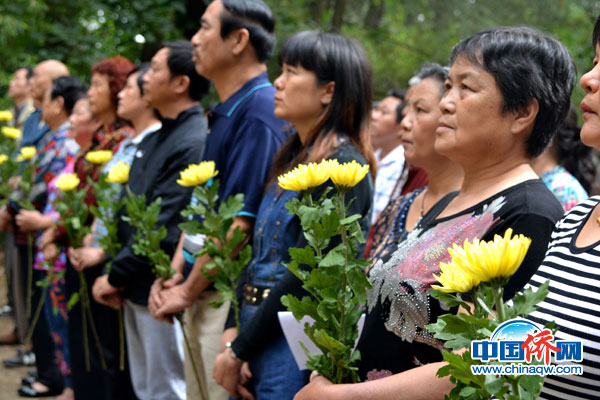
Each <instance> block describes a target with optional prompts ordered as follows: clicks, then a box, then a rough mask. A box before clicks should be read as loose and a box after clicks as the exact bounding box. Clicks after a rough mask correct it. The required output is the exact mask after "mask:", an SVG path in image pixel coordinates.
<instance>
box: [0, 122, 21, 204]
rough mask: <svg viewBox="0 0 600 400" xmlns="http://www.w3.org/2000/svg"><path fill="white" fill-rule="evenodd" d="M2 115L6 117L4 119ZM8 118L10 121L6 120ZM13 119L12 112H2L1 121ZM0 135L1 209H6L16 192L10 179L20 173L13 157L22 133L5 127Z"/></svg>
mask: <svg viewBox="0 0 600 400" xmlns="http://www.w3.org/2000/svg"><path fill="white" fill-rule="evenodd" d="M2 115H3V116H4V117H2ZM6 118H8V119H6ZM11 119H12V113H11V112H10V111H0V121H6V120H11ZM1 132H2V135H0V207H5V206H6V204H7V203H8V200H9V198H10V196H11V194H12V193H13V192H14V186H13V185H11V182H9V181H10V179H11V178H12V177H13V176H15V175H16V174H17V172H18V171H19V164H18V163H17V161H16V160H14V159H13V158H12V155H13V154H14V153H15V152H16V150H17V148H18V147H19V143H18V140H19V139H20V138H21V135H22V134H21V131H20V130H19V129H17V128H12V127H9V126H3V127H2V128H1Z"/></svg>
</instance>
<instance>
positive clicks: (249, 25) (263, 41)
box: [220, 0, 275, 63]
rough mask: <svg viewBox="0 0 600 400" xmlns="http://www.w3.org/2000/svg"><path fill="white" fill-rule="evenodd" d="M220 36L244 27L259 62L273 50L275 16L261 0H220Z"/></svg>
mask: <svg viewBox="0 0 600 400" xmlns="http://www.w3.org/2000/svg"><path fill="white" fill-rule="evenodd" d="M221 3H222V4H223V9H224V11H223V12H221V18H220V20H221V37H222V38H226V37H228V36H229V34H230V33H231V32H233V31H235V30H238V29H246V30H248V33H249V34H250V43H251V44H252V47H253V48H254V51H255V52H256V57H258V61H260V62H261V63H264V62H267V61H269V60H270V59H271V57H273V53H274V52H275V17H274V16H273V12H272V11H271V9H270V8H269V6H268V5H266V4H265V3H264V2H263V1H262V0H221Z"/></svg>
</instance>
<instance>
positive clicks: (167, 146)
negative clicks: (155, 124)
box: [93, 41, 209, 399]
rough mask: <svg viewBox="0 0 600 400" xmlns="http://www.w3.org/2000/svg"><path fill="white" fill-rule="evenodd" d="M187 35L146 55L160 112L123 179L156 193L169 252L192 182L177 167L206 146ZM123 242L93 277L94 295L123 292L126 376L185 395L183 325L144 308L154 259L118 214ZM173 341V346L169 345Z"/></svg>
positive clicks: (171, 395) (200, 90)
mask: <svg viewBox="0 0 600 400" xmlns="http://www.w3.org/2000/svg"><path fill="white" fill-rule="evenodd" d="M192 49H193V47H192V46H191V44H190V43H189V42H187V41H176V42H170V43H166V44H165V45H164V46H163V47H162V48H161V49H160V50H159V51H158V52H157V53H156V54H155V55H154V57H153V58H152V64H151V68H150V70H149V71H148V73H146V74H145V75H144V78H143V82H144V85H143V87H144V93H145V96H146V99H147V100H148V101H149V102H150V104H151V105H152V106H153V107H154V108H155V109H156V110H157V111H158V112H159V113H160V115H161V116H162V124H163V125H162V129H161V130H159V131H157V132H154V133H152V134H150V135H149V136H147V137H146V138H145V139H144V140H143V141H142V143H141V144H140V145H139V148H138V151H137V154H136V155H135V157H134V159H133V163H132V165H131V170H130V173H129V187H130V189H131V191H132V192H133V193H134V194H136V195H139V194H143V195H145V196H146V201H147V203H148V204H150V203H151V202H153V201H154V200H156V199H157V198H159V197H160V198H161V199H162V203H161V205H162V209H161V212H160V214H159V215H158V224H157V227H158V228H159V227H161V226H165V227H166V228H167V236H166V237H165V238H164V239H163V241H162V242H161V247H162V249H163V250H165V251H166V252H167V254H169V255H172V254H173V253H174V251H175V249H176V247H177V241H178V239H179V236H180V233H181V231H180V230H179V228H178V226H177V225H178V224H179V223H180V222H182V221H183V218H182V217H181V214H180V213H181V210H182V209H183V208H185V206H186V205H187V204H188V203H189V200H190V196H191V188H185V187H182V186H180V185H178V184H177V183H176V181H177V179H178V178H179V172H180V171H182V170H184V169H185V168H186V167H187V166H188V165H189V164H194V163H198V162H199V161H200V160H201V158H202V154H203V151H204V144H205V141H206V128H207V123H206V120H205V118H204V113H203V110H202V107H201V106H200V104H199V100H200V99H201V98H202V96H203V95H204V94H206V92H207V91H208V88H209V82H208V81H207V80H206V79H204V78H203V77H201V76H200V75H198V73H197V72H196V70H195V67H194V63H193V61H192ZM118 235H119V238H120V239H121V243H122V245H123V248H122V250H121V251H120V252H119V254H118V255H117V256H116V257H115V259H114V260H113V266H112V269H111V272H110V274H107V275H104V276H101V277H100V278H98V279H97V280H96V282H95V284H94V287H93V293H94V298H95V299H96V301H98V302H99V303H103V304H106V305H109V306H112V307H115V308H118V307H120V306H121V304H122V298H124V299H125V307H124V319H125V324H126V336H127V344H128V350H129V362H130V370H131V371H130V372H131V378H132V383H133V386H134V389H135V391H136V394H137V396H138V397H139V398H141V399H148V398H152V399H185V398H186V396H185V378H184V369H183V342H182V335H181V328H180V327H179V326H173V325H168V324H164V323H161V322H159V321H156V320H155V319H154V318H152V315H150V312H149V311H148V308H147V304H148V302H147V301H148V294H149V292H150V286H151V285H152V283H153V281H154V275H153V273H152V265H151V264H150V261H149V260H148V259H147V258H145V257H140V256H138V255H136V254H135V253H134V251H133V237H134V235H135V230H134V228H132V227H131V226H130V225H129V224H127V223H126V222H124V221H121V222H120V224H119V231H118ZM174 349H176V350H177V351H173V350H174Z"/></svg>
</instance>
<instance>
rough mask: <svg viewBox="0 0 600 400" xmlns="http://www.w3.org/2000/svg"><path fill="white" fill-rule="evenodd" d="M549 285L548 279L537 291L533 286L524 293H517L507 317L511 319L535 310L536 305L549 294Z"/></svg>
mask: <svg viewBox="0 0 600 400" xmlns="http://www.w3.org/2000/svg"><path fill="white" fill-rule="evenodd" d="M549 285H550V281H546V282H544V283H543V284H542V285H540V287H539V288H538V289H537V291H534V290H533V288H531V287H530V288H528V289H526V290H524V291H523V292H522V293H517V294H516V295H515V296H514V297H513V299H512V301H513V304H512V306H511V307H508V309H507V318H508V319H511V318H516V317H518V316H521V317H526V316H527V315H529V314H530V313H532V312H533V311H535V310H536V309H537V307H536V305H537V304H539V303H540V302H541V301H542V300H544V299H545V298H546V296H547V295H548V286H549Z"/></svg>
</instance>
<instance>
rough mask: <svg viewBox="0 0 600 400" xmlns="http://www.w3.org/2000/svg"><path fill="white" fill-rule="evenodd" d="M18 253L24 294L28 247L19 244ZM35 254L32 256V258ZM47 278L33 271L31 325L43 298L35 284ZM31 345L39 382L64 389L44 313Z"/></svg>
mask: <svg viewBox="0 0 600 400" xmlns="http://www.w3.org/2000/svg"><path fill="white" fill-rule="evenodd" d="M17 252H18V261H19V262H18V265H19V268H21V271H22V272H23V273H22V274H21V275H22V277H23V279H21V284H22V289H23V293H27V276H28V273H29V271H28V270H29V266H28V259H27V245H21V244H17ZM33 254H35V246H34V248H33ZM33 254H32V255H31V256H32V257H33ZM32 260H33V258H32ZM45 277H46V272H45V271H33V280H32V281H33V284H32V289H33V290H32V298H31V317H30V319H29V324H31V322H32V319H33V314H34V313H35V307H36V306H37V304H38V302H39V301H40V298H41V296H42V288H41V287H40V286H37V285H36V284H35V283H36V282H37V281H38V280H41V279H44V278H45ZM31 344H32V346H33V352H34V354H35V366H36V368H37V372H38V378H37V381H38V382H40V383H42V384H44V385H46V386H48V387H49V388H52V389H54V388H56V389H62V388H63V387H64V379H63V376H62V374H61V373H60V370H59V369H58V363H57V361H56V350H55V347H54V340H53V339H52V334H51V333H50V328H49V327H48V323H47V322H46V317H45V316H44V313H43V312H42V314H41V315H40V317H39V318H38V321H37V323H36V325H35V328H34V330H33V335H32V336H31Z"/></svg>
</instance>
